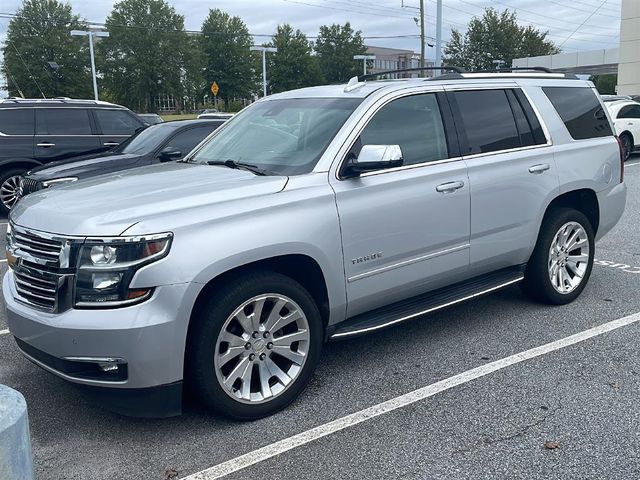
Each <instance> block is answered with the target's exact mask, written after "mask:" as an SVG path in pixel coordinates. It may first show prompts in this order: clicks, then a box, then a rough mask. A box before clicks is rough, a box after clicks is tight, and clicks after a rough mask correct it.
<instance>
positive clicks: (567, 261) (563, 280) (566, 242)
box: [548, 222, 590, 294]
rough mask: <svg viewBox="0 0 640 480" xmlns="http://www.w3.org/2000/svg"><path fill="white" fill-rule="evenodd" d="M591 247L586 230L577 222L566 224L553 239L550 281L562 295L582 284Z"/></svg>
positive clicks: (550, 256)
mask: <svg viewBox="0 0 640 480" xmlns="http://www.w3.org/2000/svg"><path fill="white" fill-rule="evenodd" d="M589 255H590V245H589V238H588V236H587V233H586V231H585V229H584V228H583V227H582V225H580V224H579V223H577V222H568V223H565V224H564V225H563V226H562V227H561V228H560V230H558V232H557V233H556V234H555V236H554V237H553V241H552V242H551V248H550V249H549V262H548V270H549V279H550V280H551V285H553V288H554V289H555V290H556V291H557V292H558V293H562V294H567V293H571V292H573V291H574V290H575V289H576V288H578V286H579V285H580V284H581V283H582V280H583V278H584V276H585V273H586V271H587V266H588V265H589Z"/></svg>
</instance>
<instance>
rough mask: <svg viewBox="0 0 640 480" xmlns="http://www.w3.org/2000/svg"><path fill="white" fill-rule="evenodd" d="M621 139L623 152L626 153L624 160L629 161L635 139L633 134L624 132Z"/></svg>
mask: <svg viewBox="0 0 640 480" xmlns="http://www.w3.org/2000/svg"><path fill="white" fill-rule="evenodd" d="M620 141H621V142H622V152H623V155H624V160H625V161H627V160H629V157H631V152H633V140H632V138H631V135H629V134H627V133H623V134H622V135H620Z"/></svg>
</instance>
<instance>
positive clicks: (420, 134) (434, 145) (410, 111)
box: [360, 93, 448, 165]
mask: <svg viewBox="0 0 640 480" xmlns="http://www.w3.org/2000/svg"><path fill="white" fill-rule="evenodd" d="M360 140H361V142H362V145H400V149H401V150H402V156H403V158H404V165H412V164H417V163H424V162H431V161H436V160H442V159H445V158H447V157H448V151H447V139H446V136H445V133H444V126H443V123H442V117H441V115H440V109H439V107H438V101H437V99H436V96H435V94H433V93H429V94H422V95H412V96H410V97H404V98H400V99H398V100H394V101H392V102H391V103H389V104H387V105H385V106H384V107H382V108H381V109H380V111H379V112H378V113H376V114H375V115H374V116H373V118H372V119H371V121H370V122H369V124H368V125H367V126H366V127H365V129H364V130H363V131H362V133H361V134H360Z"/></svg>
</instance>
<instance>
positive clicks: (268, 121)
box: [190, 98, 362, 175]
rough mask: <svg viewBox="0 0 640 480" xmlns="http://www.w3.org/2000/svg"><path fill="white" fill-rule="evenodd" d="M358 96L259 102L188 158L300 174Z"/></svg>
mask: <svg viewBox="0 0 640 480" xmlns="http://www.w3.org/2000/svg"><path fill="white" fill-rule="evenodd" d="M361 101H362V100H361V99H351V98H349V99H345V98H304V99H282V100H268V101H265V102H261V103H258V104H256V105H254V106H252V107H250V108H249V109H247V110H246V111H245V112H243V113H242V114H241V115H239V116H238V118H237V119H235V120H233V121H232V122H231V123H230V124H229V125H228V126H227V127H226V128H225V129H224V133H223V134H221V135H216V136H215V137H213V138H212V139H211V140H210V141H209V142H208V143H207V144H206V145H205V146H204V147H202V148H201V149H200V150H199V151H198V152H197V153H196V154H195V155H194V156H193V157H192V158H191V160H190V161H191V162H196V163H207V162H225V161H229V160H231V161H233V162H237V163H246V164H251V165H255V166H256V167H259V168H261V169H263V170H264V171H265V172H266V173H270V174H277V175H299V174H302V173H308V172H310V171H311V170H313V167H314V166H315V164H316V163H317V162H318V160H319V158H320V156H321V155H322V153H323V152H324V150H325V149H326V148H327V146H328V145H329V142H331V139H332V138H333V137H334V136H335V134H336V133H337V132H338V130H339V129H340V127H341V126H342V125H343V124H344V122H345V121H346V119H347V118H348V117H349V115H351V113H352V112H353V111H354V110H355V108H356V107H357V106H358V105H359V104H360V102H361Z"/></svg>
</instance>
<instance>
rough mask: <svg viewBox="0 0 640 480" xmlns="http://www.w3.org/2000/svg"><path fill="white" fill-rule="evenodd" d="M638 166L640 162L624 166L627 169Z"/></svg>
mask: <svg viewBox="0 0 640 480" xmlns="http://www.w3.org/2000/svg"><path fill="white" fill-rule="evenodd" d="M636 165H640V162H634V163H625V164H624V168H627V167H635V166H636Z"/></svg>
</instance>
